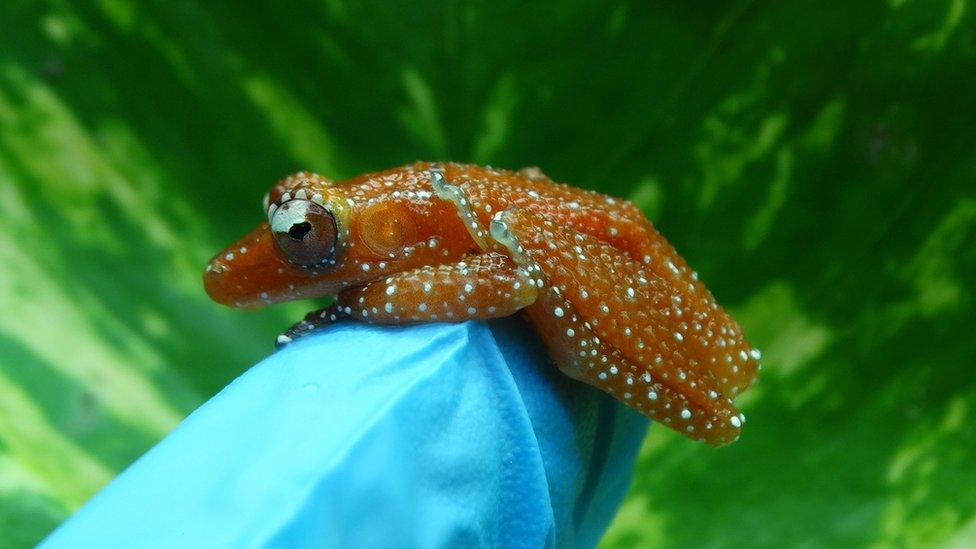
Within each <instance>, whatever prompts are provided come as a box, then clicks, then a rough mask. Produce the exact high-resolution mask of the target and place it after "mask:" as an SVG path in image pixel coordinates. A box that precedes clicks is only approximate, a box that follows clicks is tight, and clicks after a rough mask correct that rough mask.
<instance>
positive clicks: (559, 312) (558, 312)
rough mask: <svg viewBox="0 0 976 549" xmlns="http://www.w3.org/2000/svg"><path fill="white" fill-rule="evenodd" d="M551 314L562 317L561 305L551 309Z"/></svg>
mask: <svg viewBox="0 0 976 549" xmlns="http://www.w3.org/2000/svg"><path fill="white" fill-rule="evenodd" d="M552 314H554V315H556V318H562V317H563V315H564V314H565V313H564V312H563V308H562V307H556V308H555V310H553V311H552Z"/></svg>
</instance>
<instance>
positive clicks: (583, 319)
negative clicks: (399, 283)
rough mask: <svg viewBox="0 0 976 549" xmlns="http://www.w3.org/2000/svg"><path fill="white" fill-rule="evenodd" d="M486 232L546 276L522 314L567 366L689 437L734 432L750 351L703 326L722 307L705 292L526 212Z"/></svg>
mask: <svg viewBox="0 0 976 549" xmlns="http://www.w3.org/2000/svg"><path fill="white" fill-rule="evenodd" d="M491 235H492V237H493V238H494V239H495V240H496V241H497V242H499V243H500V244H502V245H504V246H505V247H507V248H508V249H509V251H510V253H511V256H512V257H513V259H514V260H515V262H516V263H517V264H519V265H521V266H522V267H523V268H524V269H527V270H528V269H538V270H539V272H540V273H541V275H539V276H543V278H544V280H545V287H544V288H543V289H541V290H540V295H539V298H538V300H537V301H536V303H535V304H534V305H533V306H531V307H529V308H528V310H527V312H528V314H529V317H530V319H531V320H532V322H533V324H534V325H535V326H536V327H537V329H538V331H539V333H540V336H541V337H542V339H543V340H544V341H545V342H546V345H547V347H548V348H549V349H550V352H551V353H552V355H553V357H554V358H555V359H556V362H557V364H559V366H560V368H561V369H562V370H563V371H564V372H565V373H566V374H568V375H570V376H571V377H574V378H576V379H579V380H582V381H584V382H586V383H589V384H591V385H594V386H596V387H598V388H600V389H602V390H604V391H606V392H608V393H610V394H611V395H613V396H614V397H615V398H617V399H618V400H620V401H622V402H624V403H625V404H627V405H629V406H631V407H632V408H635V409H636V410H638V411H640V412H642V413H644V414H646V415H647V416H649V417H651V418H652V419H655V420H657V421H660V422H662V423H664V424H666V425H668V426H669V427H671V428H672V429H675V430H677V431H679V432H681V433H682V434H684V435H686V436H690V437H692V438H697V439H700V440H703V441H705V442H708V443H710V444H715V445H719V444H725V443H729V442H732V441H734V440H735V439H736V438H738V436H739V432H740V428H741V426H742V422H743V421H744V418H743V416H742V415H741V414H740V413H739V411H738V410H737V409H736V408H735V406H734V405H733V404H732V400H731V397H732V396H735V395H736V393H737V392H738V391H739V390H740V389H741V387H740V386H739V385H738V384H737V383H738V380H739V379H741V376H739V375H733V373H738V372H740V371H741V369H743V368H750V371H752V372H754V371H755V366H756V362H755V356H754V355H751V354H749V352H748V351H749V347H748V346H747V344H745V342H744V341H743V340H742V338H741V334H739V333H729V332H728V331H727V330H725V331H719V330H715V331H712V330H710V328H709V326H712V325H713V324H712V323H713V321H714V320H715V317H716V316H717V315H718V314H719V311H716V310H714V309H713V308H712V307H711V306H710V305H709V303H711V302H710V301H709V300H705V299H702V298H701V296H698V295H696V294H694V293H693V291H692V289H689V287H688V286H687V285H681V284H679V283H676V282H675V281H672V280H668V279H662V278H661V277H659V276H656V275H654V274H651V273H650V272H648V271H647V270H646V269H645V268H644V267H643V266H642V265H641V264H640V263H638V262H636V261H633V260H631V259H630V258H629V257H627V255H626V254H624V253H622V252H621V251H620V250H617V249H616V248H613V247H611V246H609V245H607V244H605V243H603V242H600V241H599V240H597V239H595V238H593V237H590V236H587V235H584V234H582V233H577V232H575V231H573V230H571V229H569V228H566V227H563V226H560V225H558V224H556V223H553V222H552V221H550V220H548V219H547V218H545V217H543V216H541V215H539V214H536V213H533V212H529V211H526V210H513V209H509V210H506V211H504V212H501V213H499V214H497V215H496V216H495V219H494V220H493V222H492V224H491Z"/></svg>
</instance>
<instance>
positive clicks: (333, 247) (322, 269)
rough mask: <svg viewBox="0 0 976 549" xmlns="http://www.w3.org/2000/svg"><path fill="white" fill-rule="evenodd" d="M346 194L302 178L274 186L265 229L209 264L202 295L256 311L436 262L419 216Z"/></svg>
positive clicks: (433, 241)
mask: <svg viewBox="0 0 976 549" xmlns="http://www.w3.org/2000/svg"><path fill="white" fill-rule="evenodd" d="M349 192H350V191H349V189H348V187H344V186H339V185H336V184H334V183H333V182H332V181H330V180H328V179H326V178H324V177H321V176H319V175H316V174H309V173H304V172H302V173H298V174H295V175H293V176H290V177H288V178H286V179H284V180H282V181H280V182H278V183H277V184H276V185H275V186H274V187H272V189H271V190H270V191H269V192H268V195H267V196H266V197H265V200H264V210H265V212H266V213H267V221H265V222H262V223H261V224H260V225H258V226H257V227H256V228H254V229H253V230H252V231H251V232H250V233H248V234H247V235H245V236H244V237H243V238H241V239H240V240H239V241H237V242H236V243H234V244H233V245H231V246H229V247H227V248H226V249H224V250H223V251H221V252H220V253H218V254H217V255H216V256H214V257H213V259H211V260H210V263H209V265H207V268H206V271H205V272H204V275H203V281H204V287H205V288H206V291H207V293H208V294H209V295H210V297H211V298H212V299H213V300H214V301H217V302H219V303H223V304H225V305H230V306H234V307H244V308H257V307H262V306H264V305H269V304H271V303H278V302H282V301H290V300H294V299H307V298H315V297H322V296H327V295H335V294H337V293H338V292H340V291H342V290H343V289H346V288H348V287H351V286H356V285H359V284H363V283H365V282H368V281H370V280H373V279H376V278H379V277H381V276H384V275H386V274H389V273H394V272H399V271H402V270H406V269H409V268H413V267H416V266H419V265H424V264H429V263H431V262H434V261H435V260H436V258H435V256H438V257H439V256H440V255H441V254H440V252H442V251H443V250H442V249H439V248H438V249H436V250H435V249H434V248H435V247H436V246H437V243H438V242H439V237H437V236H436V235H430V234H427V233H428V232H429V231H428V230H427V227H428V226H429V221H428V220H425V219H424V216H423V215H422V214H419V213H418V212H415V211H411V209H410V208H409V207H408V205H407V204H405V203H403V202H402V201H401V200H394V199H384V198H383V197H372V199H371V200H364V199H363V197H361V196H358V195H357V196H355V197H350V196H348V193H349ZM397 194H399V193H397ZM354 198H355V199H356V200H354Z"/></svg>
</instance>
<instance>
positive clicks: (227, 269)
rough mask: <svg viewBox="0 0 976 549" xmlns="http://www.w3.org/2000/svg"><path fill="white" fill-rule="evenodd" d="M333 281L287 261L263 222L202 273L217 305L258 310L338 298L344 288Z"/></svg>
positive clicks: (211, 296)
mask: <svg viewBox="0 0 976 549" xmlns="http://www.w3.org/2000/svg"><path fill="white" fill-rule="evenodd" d="M334 278H335V277H332V276H327V275H325V276H323V275H319V276H315V275H313V274H311V273H309V272H308V271H306V270H305V269H302V268H301V267H297V266H295V265H292V264H291V263H289V262H288V261H286V260H285V259H284V258H283V257H282V256H281V253H280V252H279V251H278V249H277V248H276V247H275V245H274V241H273V238H272V236H271V231H270V229H269V227H268V223H267V222H264V223H261V224H260V225H258V226H257V227H256V228H255V229H254V230H253V231H251V232H250V233H248V234H247V235H245V236H244V237H243V238H241V239H240V240H238V241H237V242H236V243H234V244H233V245H231V246H229V247H227V248H226V249H224V250H223V251H221V252H220V253H218V254H217V255H215V256H214V257H213V259H211V260H210V263H209V264H207V268H206V270H205V271H204V273H203V287H204V289H205V290H206V291H207V295H209V296H210V298H211V299H213V300H214V301H216V302H217V303H221V304H223V305H227V306H230V307H239V308H244V309H259V308H261V307H264V306H266V305H271V304H273V303H280V302H283V301H292V300H295V299H310V298H316V297H322V296H326V295H335V294H336V293H337V292H338V291H339V290H340V289H342V288H341V287H340V285H339V284H337V282H336V281H335V280H334Z"/></svg>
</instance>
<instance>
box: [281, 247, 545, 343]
mask: <svg viewBox="0 0 976 549" xmlns="http://www.w3.org/2000/svg"><path fill="white" fill-rule="evenodd" d="M536 296H537V281H536V280H534V279H533V278H532V276H531V274H530V273H529V272H528V271H527V270H526V269H524V268H522V267H519V266H518V265H516V264H515V263H514V262H513V261H512V260H511V259H510V258H508V257H507V256H505V255H503V254H500V253H495V252H489V253H485V254H480V255H472V256H469V257H467V258H465V260H464V261H460V262H458V263H452V264H447V265H436V266H424V267H420V268H417V269H413V270H410V271H404V272H401V273H397V274H394V275H391V276H388V277H386V278H383V279H380V280H376V281H374V282H370V283H369V284H365V285H363V286H357V287H355V288H350V289H348V290H345V291H343V292H340V293H339V295H338V297H337V298H336V302H335V303H334V304H333V305H331V306H330V307H327V308H325V309H322V310H320V311H315V312H312V313H309V315H308V316H306V317H305V320H303V321H301V322H299V323H298V324H296V325H295V326H293V327H292V328H290V329H289V330H288V331H287V332H285V333H284V334H282V335H281V336H279V337H278V345H279V346H281V345H284V344H287V343H290V342H291V341H292V340H294V339H296V338H298V337H301V336H303V335H305V334H308V333H310V332H313V331H315V330H317V329H319V328H322V327H323V326H326V325H328V324H331V323H333V322H335V321H337V320H340V319H343V318H350V319H354V320H359V321H362V322H370V323H375V324H406V323H412V322H459V321H463V320H471V319H487V318H498V317H503V316H509V315H511V314H514V313H515V312H516V311H518V310H519V309H522V308H524V307H526V306H528V305H531V304H532V303H533V302H535V300H536Z"/></svg>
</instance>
